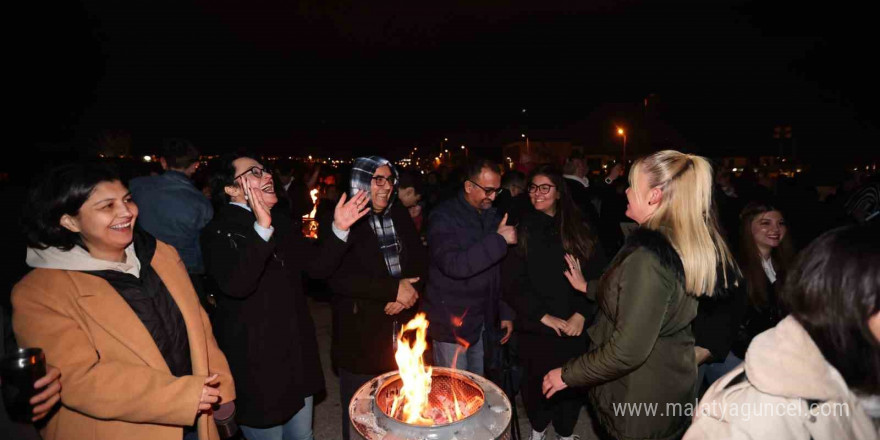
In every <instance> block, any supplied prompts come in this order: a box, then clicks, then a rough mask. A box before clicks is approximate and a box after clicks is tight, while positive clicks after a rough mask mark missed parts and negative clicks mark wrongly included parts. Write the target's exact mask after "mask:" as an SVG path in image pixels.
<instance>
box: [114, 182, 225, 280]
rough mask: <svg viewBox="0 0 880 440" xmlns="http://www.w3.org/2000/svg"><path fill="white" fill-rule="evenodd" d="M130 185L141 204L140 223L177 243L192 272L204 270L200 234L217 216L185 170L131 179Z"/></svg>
mask: <svg viewBox="0 0 880 440" xmlns="http://www.w3.org/2000/svg"><path fill="white" fill-rule="evenodd" d="M128 188H129V190H131V195H132V197H133V198H134V202H135V203H136V204H137V206H138V211H139V214H138V219H137V222H138V224H139V225H140V226H141V227H143V228H144V230H146V231H147V232H149V233H150V234H151V235H153V236H154V237H156V238H158V239H159V240H161V241H164V242H165V243H168V244H170V245H171V246H174V248H175V249H177V253H179V254H180V258H181V259H182V260H183V264H184V265H186V270H187V271H188V272H190V273H196V274H201V273H204V272H205V265H204V263H203V262H202V249H201V247H200V246H199V234H200V232H201V231H202V228H204V227H205V225H207V224H208V222H209V221H211V217H213V216H214V209H213V208H211V202H210V201H208V199H207V197H205V195H204V194H202V192H201V191H199V190H198V189H197V188H196V187H195V185H193V184H192V182H190V180H189V178H187V177H186V175H185V174H183V173H181V172H178V171H170V170H169V171H166V172H165V174H162V175H161V176H145V177H137V178H134V179H131V182H129V185H128Z"/></svg>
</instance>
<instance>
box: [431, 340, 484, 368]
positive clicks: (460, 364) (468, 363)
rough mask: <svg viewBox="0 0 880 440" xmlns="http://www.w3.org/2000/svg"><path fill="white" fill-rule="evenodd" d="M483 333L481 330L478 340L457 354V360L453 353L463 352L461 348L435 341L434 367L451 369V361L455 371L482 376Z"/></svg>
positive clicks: (457, 345)
mask: <svg viewBox="0 0 880 440" xmlns="http://www.w3.org/2000/svg"><path fill="white" fill-rule="evenodd" d="M483 333H484V332H483V331H482V330H481V331H480V339H479V340H478V341H477V342H476V343H475V344H473V345H471V346H470V347H468V349H467V351H464V352H462V353H459V355H458V357H457V358H456V357H455V353H456V352H458V351H459V350H464V347H463V346H461V345H459V344H451V343H449V342H440V341H437V340H435V341H434V365H435V366H438V367H450V368H452V367H453V365H452V361H453V360H455V366H454V367H455V369H457V370H466V371H470V372H471V373H474V374H478V375H480V376H483Z"/></svg>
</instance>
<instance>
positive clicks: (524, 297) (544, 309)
mask: <svg viewBox="0 0 880 440" xmlns="http://www.w3.org/2000/svg"><path fill="white" fill-rule="evenodd" d="M517 232H518V234H519V237H520V243H523V242H525V243H526V245H527V252H523V249H515V250H513V251H511V252H509V253H508V255H507V258H506V259H505V261H504V266H503V270H502V272H503V278H504V299H505V300H506V301H507V303H508V304H510V305H511V307H513V309H514V311H516V325H515V326H514V328H515V329H516V330H517V332H523V333H535V334H540V335H546V336H551V335H552V336H553V337H556V332H555V331H553V330H552V329H550V327H547V326H546V325H544V324H542V323H541V318H542V317H543V316H544V315H545V314H549V315H551V316H555V317H557V318H560V319H568V318H569V317H571V315H573V314H574V313H575V312H577V313H580V314H581V315H582V316H583V317H584V318H586V322H585V324H584V330H585V331H584V332H583V335H584V337H586V328H587V326H589V324H590V323H591V322H592V320H593V318H594V317H595V314H596V310H597V309H598V307H597V305H596V303H595V302H594V301H591V300H588V299H587V297H586V294H584V293H581V292H578V291H577V290H575V289H574V288H573V287H572V286H571V283H569V282H568V279H567V278H566V277H565V275H564V274H563V272H564V271H565V270H566V269H568V266H567V264H566V262H565V250H564V249H563V247H562V237H561V236H560V235H559V230H558V228H557V226H556V224H555V221H554V218H553V217H550V216H548V215H547V214H544V213H542V212H538V211H532V212H530V213H529V214H527V215H526V216H525V217H523V219H522V221H521V222H520V225H519V228H517ZM596 244H597V245H598V242H597V243H596ZM607 263H608V260H607V259H606V258H605V253H604V252H603V251H602V249H601V247H600V246H596V247H595V248H594V250H593V255H592V256H591V257H590V258H589V259H588V260H586V261H581V266H582V270H583V274H584V279H586V280H587V282H588V284H589V283H598V280H599V278H600V277H601V276H602V272H603V271H604V270H605V266H606V264H607ZM591 280H592V281H591ZM584 350H586V346H584Z"/></svg>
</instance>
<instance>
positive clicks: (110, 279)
mask: <svg viewBox="0 0 880 440" xmlns="http://www.w3.org/2000/svg"><path fill="white" fill-rule="evenodd" d="M137 220H138V207H137V205H136V204H135V203H134V202H133V199H132V197H131V194H130V193H129V191H128V189H127V188H126V187H125V186H124V185H123V184H122V182H121V181H120V180H119V177H118V175H117V174H116V173H115V172H114V171H113V170H112V169H110V168H108V167H106V166H103V165H91V164H72V165H66V166H62V167H59V168H56V169H54V170H52V171H51V172H49V174H48V175H47V176H46V177H45V178H43V179H41V180H39V181H38V183H37V184H36V185H35V186H34V187H32V188H31V191H30V194H29V203H28V204H27V205H26V209H25V212H24V215H23V219H22V222H23V225H24V231H25V235H26V236H27V239H28V246H29V247H28V251H27V263H28V265H29V266H30V267H32V268H33V270H32V271H31V272H30V273H28V274H27V275H26V276H25V277H24V278H23V279H22V280H21V281H19V282H18V284H16V285H15V287H14V288H13V292H12V305H13V314H12V324H13V328H14V330H15V335H16V338H17V340H18V342H19V343H20V344H21V345H22V346H23V347H40V348H42V349H43V351H44V352H45V354H46V359H47V361H49V362H51V363H52V364H53V365H55V366H56V367H57V368H58V369H59V370H60V371H61V385H62V387H63V391H62V393H61V404H62V405H61V407H59V409H58V411H57V412H54V413H52V415H51V416H50V418H49V419H48V421H47V423H46V425H45V426H44V427H43V428H42V430H41V432H42V435H43V437H44V438H45V439H46V440H53V439H80V438H89V439H96V440H100V439H107V440H110V439H118V438H125V439H151V440H153V439H167V440H180V439H181V438H186V439H195V438H198V439H200V440H209V439H217V438H218V429H217V426H216V425H215V419H216V420H218V421H219V420H221V419H222V420H223V423H221V425H222V426H224V427H226V428H229V429H224V432H226V433H232V434H234V432H235V431H237V430H236V429H234V428H230V424H231V423H233V417H232V415H233V413H234V408H235V406H234V402H233V401H234V400H235V387H234V383H233V381H232V375H231V374H230V371H229V366H228V364H227V363H226V357H225V356H224V354H223V352H221V351H220V348H219V347H218V346H217V342H216V341H215V340H214V334H213V331H212V329H211V324H210V322H209V321H208V316H207V314H206V313H205V311H204V310H203V309H202V307H201V306H200V304H199V301H198V297H197V296H196V293H195V291H194V290H193V287H192V284H191V283H190V281H189V277H188V276H187V273H186V269H185V266H184V265H183V263H182V261H181V257H180V256H179V255H178V253H177V251H176V250H175V249H174V248H173V247H171V246H170V245H167V244H165V243H163V242H161V241H159V240H156V239H155V238H153V237H152V236H151V235H149V234H148V233H147V232H144V231H143V230H142V229H140V228H138V227H136V226H137ZM218 403H219V404H220V407H219V408H217V407H216V404H218Z"/></svg>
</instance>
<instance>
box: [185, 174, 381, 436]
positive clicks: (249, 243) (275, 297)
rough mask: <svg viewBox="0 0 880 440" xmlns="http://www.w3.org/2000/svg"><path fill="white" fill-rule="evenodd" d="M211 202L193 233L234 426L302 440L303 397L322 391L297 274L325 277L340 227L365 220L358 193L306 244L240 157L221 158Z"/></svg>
mask: <svg viewBox="0 0 880 440" xmlns="http://www.w3.org/2000/svg"><path fill="white" fill-rule="evenodd" d="M212 186H213V187H214V190H215V195H214V197H213V199H214V200H215V201H217V200H226V201H228V203H227V204H226V205H225V206H222V207H219V209H216V210H215V212H216V215H215V216H214V219H213V220H211V222H210V223H209V224H208V225H207V226H205V229H204V230H202V248H203V250H204V252H203V254H204V255H205V266H206V268H207V273H208V277H209V280H210V281H211V282H212V283H213V284H214V286H215V287H216V289H217V290H219V294H218V295H217V309H216V310H215V311H214V314H213V316H212V320H213V323H214V333H215V335H216V337H217V341H218V343H219V345H220V348H221V349H222V350H223V352H224V353H225V354H226V357H227V359H228V361H229V366H230V368H231V370H232V374H233V377H235V378H236V384H235V385H236V394H237V400H236V404H237V405H236V407H237V411H238V415H237V420H238V423H239V425H240V426H241V427H242V430H243V431H244V433H245V435H246V436H247V437H248V438H250V439H260V440H262V439H273V440H275V439H277V440H281V439H282V438H291V436H294V437H296V438H308V439H311V438H312V407H313V395H314V394H315V393H317V392H319V391H321V390H323V388H324V376H323V372H322V370H321V363H320V360H319V357H318V347H317V341H316V339H315V326H314V322H313V321H312V317H311V315H310V313H309V310H308V305H307V303H306V299H305V296H304V295H303V289H302V272H303V271H308V272H309V274H310V275H312V276H315V277H325V276H328V275H329V274H330V273H332V271H333V269H335V267H336V265H337V264H338V263H339V260H340V258H341V256H342V254H343V253H344V252H345V250H346V243H345V241H346V240H347V238H348V234H349V227H350V226H351V225H352V224H353V223H354V222H355V221H356V220H357V219H359V218H360V217H361V216H363V215H364V214H366V212H367V210H366V208H365V207H366V202H367V200H366V197H365V196H364V195H363V194H361V195H357V196H355V197H353V198H352V199H351V200H350V201H349V202H348V203H345V197H343V198H342V199H341V200H340V201H339V203H338V204H337V206H336V211H335V215H334V220H333V222H332V224H333V226H332V232H330V233H329V234H328V236H327V238H326V239H325V240H323V241H322V243H321V246H319V247H315V246H311V245H310V243H308V242H307V241H306V239H305V238H303V237H302V235H301V234H300V232H299V231H297V230H293V229H292V228H291V224H292V222H291V221H290V220H289V219H287V218H285V217H282V216H281V215H280V213H277V212H276V213H272V212H271V209H272V207H273V206H274V205H275V203H276V202H277V197H276V196H275V188H274V185H273V183H272V177H271V175H270V174H269V171H268V170H266V169H265V168H263V167H262V165H260V163H259V162H257V161H256V160H254V159H252V158H250V157H228V158H225V159H223V160H222V163H220V164H219V167H218V168H217V169H216V170H215V173H214V175H213V176H212Z"/></svg>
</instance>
